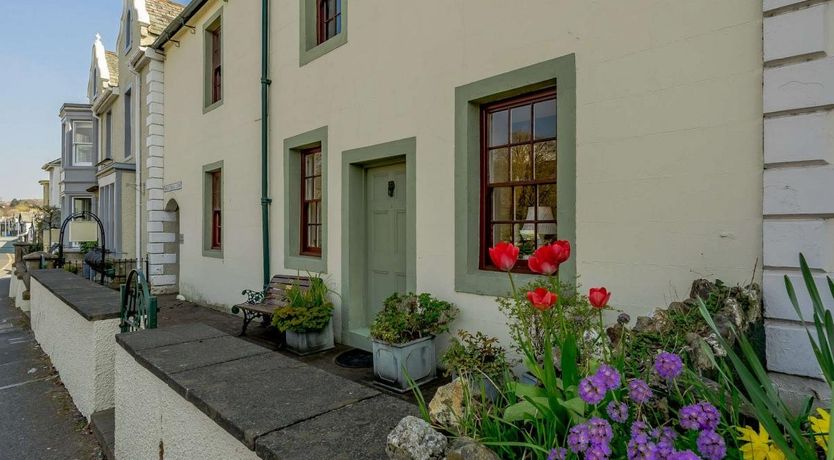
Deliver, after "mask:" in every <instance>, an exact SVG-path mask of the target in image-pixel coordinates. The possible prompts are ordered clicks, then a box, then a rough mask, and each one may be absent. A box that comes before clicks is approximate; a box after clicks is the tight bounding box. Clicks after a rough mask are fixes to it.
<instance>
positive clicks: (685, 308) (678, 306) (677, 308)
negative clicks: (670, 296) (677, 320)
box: [669, 302, 693, 315]
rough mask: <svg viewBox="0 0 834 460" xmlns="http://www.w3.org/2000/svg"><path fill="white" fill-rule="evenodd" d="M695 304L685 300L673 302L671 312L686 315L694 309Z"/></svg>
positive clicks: (670, 306) (670, 305) (670, 307)
mask: <svg viewBox="0 0 834 460" xmlns="http://www.w3.org/2000/svg"><path fill="white" fill-rule="evenodd" d="M692 307H693V305H692V304H688V303H684V302H672V303H670V304H669V313H675V314H679V315H685V314H687V313H689V311H690V310H692Z"/></svg>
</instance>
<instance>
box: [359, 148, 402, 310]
mask: <svg viewBox="0 0 834 460" xmlns="http://www.w3.org/2000/svg"><path fill="white" fill-rule="evenodd" d="M366 174H367V177H366V181H365V184H366V189H365V193H366V197H365V199H366V210H367V219H368V221H367V223H366V225H367V229H368V231H367V234H366V236H365V237H366V238H367V241H366V246H365V247H366V248H368V254H367V259H366V260H367V261H368V264H367V267H366V270H367V273H366V276H365V279H366V282H367V286H366V297H365V299H366V303H365V305H366V306H365V308H367V311H366V314H367V316H366V318H368V321H369V323H370V321H373V318H374V317H375V316H376V313H377V312H378V311H379V310H380V309H382V303H383V301H384V300H385V299H386V298H387V297H388V296H390V295H391V294H393V293H395V292H405V289H406V268H405V267H406V183H405V180H406V179H405V177H406V176H405V164H395V165H390V166H381V167H376V168H369V169H367V172H366Z"/></svg>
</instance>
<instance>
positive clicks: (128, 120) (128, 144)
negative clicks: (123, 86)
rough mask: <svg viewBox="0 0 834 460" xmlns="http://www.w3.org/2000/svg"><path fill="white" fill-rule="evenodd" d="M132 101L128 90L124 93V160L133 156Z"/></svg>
mask: <svg viewBox="0 0 834 460" xmlns="http://www.w3.org/2000/svg"><path fill="white" fill-rule="evenodd" d="M132 137H133V101H132V98H131V92H130V90H127V91H125V158H130V157H131V156H132V155H133V139H132Z"/></svg>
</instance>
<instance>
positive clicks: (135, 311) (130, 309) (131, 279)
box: [119, 269, 156, 332]
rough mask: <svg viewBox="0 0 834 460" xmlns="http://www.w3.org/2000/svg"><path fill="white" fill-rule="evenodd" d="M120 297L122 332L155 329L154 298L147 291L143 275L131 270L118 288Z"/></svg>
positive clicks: (120, 325) (146, 283)
mask: <svg viewBox="0 0 834 460" xmlns="http://www.w3.org/2000/svg"><path fill="white" fill-rule="evenodd" d="M120 291H121V296H122V312H121V315H122V322H121V324H119V327H121V330H122V332H130V331H138V330H140V329H156V297H154V296H152V295H151V294H150V291H148V282H147V280H146V279H145V275H144V274H142V272H140V271H139V270H135V269H134V270H131V271H130V273H128V275H127V280H126V281H125V284H122V285H121V288H120Z"/></svg>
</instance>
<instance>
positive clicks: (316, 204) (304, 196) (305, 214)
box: [301, 146, 324, 256]
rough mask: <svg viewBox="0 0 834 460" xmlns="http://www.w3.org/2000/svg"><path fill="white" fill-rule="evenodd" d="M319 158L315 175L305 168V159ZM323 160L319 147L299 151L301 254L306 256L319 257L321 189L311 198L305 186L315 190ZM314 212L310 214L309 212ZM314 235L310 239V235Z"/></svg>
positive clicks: (321, 237)
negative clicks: (317, 194) (316, 156)
mask: <svg viewBox="0 0 834 460" xmlns="http://www.w3.org/2000/svg"><path fill="white" fill-rule="evenodd" d="M315 155H318V156H319V165H320V166H319V171H318V173H316V171H315V169H314V170H312V171H310V170H309V168H308V167H307V159H308V158H310V157H311V156H313V157H314V156H315ZM323 160H324V158H322V157H321V146H318V147H313V148H310V149H306V150H302V151H301V254H302V255H308V256H321V246H322V244H321V243H322V239H323V238H324V235H322V228H323V227H322V208H321V201H322V196H321V193H322V191H321V187H320V188H319V196H318V197H316V196H315V192H313V194H312V196H311V194H310V193H309V191H310V190H308V186H307V184H308V183H310V184H311V186H310V187H309V188H310V189H314V188H315V182H316V178H318V179H319V181H320V182H321V180H322V174H321V169H322V166H321V162H322V161H323ZM313 164H315V158H313ZM311 209H313V210H315V211H314V212H312V213H311V212H310V210H311ZM311 234H313V235H316V236H315V237H314V238H312V239H311V238H310V235H311Z"/></svg>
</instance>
